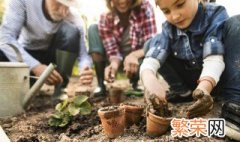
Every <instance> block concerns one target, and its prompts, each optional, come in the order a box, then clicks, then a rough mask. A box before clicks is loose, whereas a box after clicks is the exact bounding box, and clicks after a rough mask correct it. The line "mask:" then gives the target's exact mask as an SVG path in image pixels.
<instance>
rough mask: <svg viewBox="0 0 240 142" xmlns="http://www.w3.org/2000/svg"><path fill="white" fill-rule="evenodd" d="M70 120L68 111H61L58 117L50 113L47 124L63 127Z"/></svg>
mask: <svg viewBox="0 0 240 142" xmlns="http://www.w3.org/2000/svg"><path fill="white" fill-rule="evenodd" d="M59 114H60V113H59ZM59 116H60V115H59ZM70 120H71V116H69V114H68V113H61V117H60V118H55V116H54V115H52V116H51V118H50V119H49V120H48V124H49V125H50V126H54V127H65V126H66V125H67V124H68V123H69V122H70Z"/></svg>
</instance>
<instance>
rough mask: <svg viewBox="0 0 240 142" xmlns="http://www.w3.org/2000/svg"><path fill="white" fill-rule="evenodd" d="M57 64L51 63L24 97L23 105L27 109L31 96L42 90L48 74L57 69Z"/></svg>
mask: <svg viewBox="0 0 240 142" xmlns="http://www.w3.org/2000/svg"><path fill="white" fill-rule="evenodd" d="M55 67H56V65H54V64H52V63H50V64H49V65H48V67H47V68H46V69H45V70H44V72H43V73H42V74H41V76H40V77H39V79H38V80H37V81H36V82H35V83H34V84H33V86H32V87H31V88H30V90H29V91H28V92H27V94H26V96H25V97H24V99H23V102H22V105H23V108H24V109H25V108H26V107H27V106H28V104H29V102H30V100H31V98H33V96H35V95H36V94H37V92H38V91H39V90H40V88H41V87H42V85H43V84H44V82H45V80H46V79H47V78H48V76H49V75H50V74H51V73H52V71H53V70H54V69H55Z"/></svg>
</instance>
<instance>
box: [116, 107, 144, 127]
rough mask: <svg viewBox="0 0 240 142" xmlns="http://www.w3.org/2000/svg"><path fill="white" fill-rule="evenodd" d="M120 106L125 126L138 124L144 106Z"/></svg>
mask: <svg viewBox="0 0 240 142" xmlns="http://www.w3.org/2000/svg"><path fill="white" fill-rule="evenodd" d="M120 106H121V107H123V108H124V109H125V118H126V120H125V121H126V122H125V124H126V126H127V127H128V126H132V125H133V124H137V123H139V121H140V120H141V117H142V114H143V110H144V106H142V105H137V104H132V103H123V104H121V105H120Z"/></svg>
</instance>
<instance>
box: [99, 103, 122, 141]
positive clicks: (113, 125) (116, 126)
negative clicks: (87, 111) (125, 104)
mask: <svg viewBox="0 0 240 142" xmlns="http://www.w3.org/2000/svg"><path fill="white" fill-rule="evenodd" d="M98 115H99V117H100V119H101V123H102V127H103V130H104V133H105V134H106V136H107V137H108V138H116V137H118V136H121V135H122V134H123V133H124V127H125V110H124V108H122V107H118V106H110V107H104V108H100V109H99V110H98Z"/></svg>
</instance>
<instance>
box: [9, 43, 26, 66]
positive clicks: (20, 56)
mask: <svg viewBox="0 0 240 142" xmlns="http://www.w3.org/2000/svg"><path fill="white" fill-rule="evenodd" d="M7 45H8V46H10V47H12V49H13V50H14V51H15V52H16V55H17V57H16V58H17V61H18V62H23V58H22V55H21V53H20V51H19V49H18V48H17V47H16V46H15V45H13V44H11V43H8V44H7Z"/></svg>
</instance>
